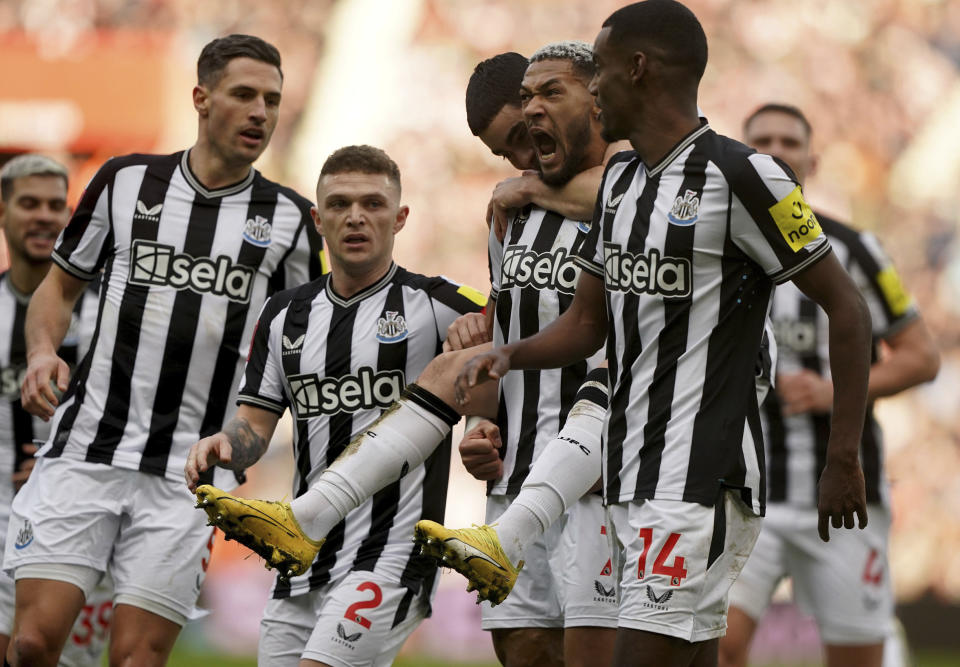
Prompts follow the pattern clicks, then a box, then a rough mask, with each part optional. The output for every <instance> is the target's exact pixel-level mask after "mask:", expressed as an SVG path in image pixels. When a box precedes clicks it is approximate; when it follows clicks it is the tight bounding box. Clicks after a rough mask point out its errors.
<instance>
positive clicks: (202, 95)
mask: <svg viewBox="0 0 960 667" xmlns="http://www.w3.org/2000/svg"><path fill="white" fill-rule="evenodd" d="M209 106H210V95H209V94H208V93H207V89H206V88H204V87H203V86H201V85H200V84H197V85H196V86H194V87H193V108H194V109H196V110H197V113H198V114H200V117H201V118H206V116H207V113H209Z"/></svg>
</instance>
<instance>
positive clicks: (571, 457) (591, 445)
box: [494, 368, 607, 564]
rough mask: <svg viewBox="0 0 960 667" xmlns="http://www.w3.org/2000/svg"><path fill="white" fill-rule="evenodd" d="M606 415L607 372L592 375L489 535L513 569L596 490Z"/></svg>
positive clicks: (602, 369) (598, 371) (604, 370)
mask: <svg viewBox="0 0 960 667" xmlns="http://www.w3.org/2000/svg"><path fill="white" fill-rule="evenodd" d="M606 411H607V369H605V368H600V369H597V370H595V371H593V372H591V373H590V374H589V375H588V376H587V379H586V381H585V382H584V383H583V385H582V386H581V387H580V390H579V391H578V392H577V400H576V402H575V403H574V405H573V407H572V408H571V409H570V412H569V414H568V415H567V421H566V423H565V424H564V425H563V428H562V429H560V433H559V434H558V435H557V437H556V438H554V439H553V440H551V441H550V442H549V443H548V444H547V446H546V447H545V448H544V450H543V452H542V453H541V454H540V456H539V457H538V458H537V460H536V461H535V462H534V464H533V466H532V467H531V468H530V473H529V474H528V475H527V478H526V480H524V482H523V486H522V487H521V488H520V493H518V494H517V497H516V498H515V499H514V501H513V502H512V503H510V506H509V507H508V508H507V511H505V512H504V513H503V514H502V515H501V516H500V518H499V519H497V521H496V525H495V526H494V530H496V531H497V536H498V537H499V538H500V545H501V546H502V547H503V552H504V553H505V554H506V555H507V557H508V558H509V559H510V562H511V563H513V564H516V563H517V562H518V561H519V560H522V559H523V552H524V551H525V550H526V548H527V547H528V546H529V545H530V544H532V543H533V542H535V541H536V540H538V539H539V538H540V536H541V535H543V533H544V531H545V530H546V529H547V528H549V527H550V525H551V524H552V523H553V522H554V521H556V520H557V519H559V518H560V517H561V516H562V515H563V513H564V512H565V511H567V509H568V508H569V507H571V506H572V505H573V504H574V503H576V502H577V501H578V500H579V499H580V498H581V497H582V496H583V495H584V494H585V493H587V492H588V491H589V490H590V488H591V487H592V486H593V485H594V484H596V482H597V480H598V479H599V478H600V475H601V457H600V440H601V435H602V433H603V420H604V418H605V416H606Z"/></svg>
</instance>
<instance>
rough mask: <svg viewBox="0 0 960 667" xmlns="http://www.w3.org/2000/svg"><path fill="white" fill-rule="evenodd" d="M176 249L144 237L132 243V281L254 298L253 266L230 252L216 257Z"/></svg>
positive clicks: (244, 300) (246, 299)
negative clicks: (237, 258) (233, 257)
mask: <svg viewBox="0 0 960 667" xmlns="http://www.w3.org/2000/svg"><path fill="white" fill-rule="evenodd" d="M175 251H176V249H175V248H174V247H173V246H169V245H164V244H162V243H154V242H153V241H144V240H141V239H138V240H136V241H134V242H133V245H131V246H130V276H129V278H128V282H130V283H131V284H134V285H147V286H154V285H157V286H169V287H173V288H174V289H178V290H181V289H189V290H191V291H193V292H196V293H198V294H214V295H216V296H225V297H227V298H228V299H229V300H230V301H236V302H239V303H248V302H249V301H250V291H251V289H252V287H253V269H251V268H250V267H248V266H243V265H240V264H234V263H233V261H232V260H231V259H230V257H227V256H226V255H220V256H219V257H217V258H216V259H215V260H214V259H211V258H210V257H191V256H190V255H187V254H186V253H181V254H178V253H176V252H175Z"/></svg>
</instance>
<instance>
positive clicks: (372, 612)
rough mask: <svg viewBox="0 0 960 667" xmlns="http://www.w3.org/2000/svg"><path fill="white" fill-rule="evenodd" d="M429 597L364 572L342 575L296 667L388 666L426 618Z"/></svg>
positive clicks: (392, 579) (427, 593)
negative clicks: (298, 665)
mask: <svg viewBox="0 0 960 667" xmlns="http://www.w3.org/2000/svg"><path fill="white" fill-rule="evenodd" d="M431 594H432V591H423V590H420V591H416V592H414V591H412V590H410V589H409V588H407V587H406V586H404V585H402V584H400V583H398V581H397V577H395V576H387V575H384V574H381V573H376V572H368V571H356V572H351V573H349V574H347V575H346V576H345V577H344V578H343V580H342V581H340V582H339V583H337V584H335V585H333V586H332V587H331V589H330V591H329V592H328V593H327V594H326V595H324V596H323V598H322V600H321V602H320V607H319V613H318V614H317V615H316V616H315V627H314V628H313V632H312V633H311V634H310V638H309V639H308V640H307V644H306V647H305V648H304V650H303V657H302V659H301V661H300V667H316V666H318V665H321V666H329V667H387V666H388V665H391V664H393V661H394V658H396V656H397V653H398V652H399V651H400V648H401V647H402V646H403V643H404V642H405V641H406V640H407V638H408V637H409V636H410V634H411V633H412V632H413V631H414V630H415V629H416V627H417V626H418V625H419V624H420V623H421V622H422V621H423V619H424V617H425V616H426V612H427V608H428V598H429V597H430V596H431ZM264 664H266V663H264ZM270 664H272V663H270Z"/></svg>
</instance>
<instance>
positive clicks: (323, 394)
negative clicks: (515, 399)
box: [238, 265, 482, 598]
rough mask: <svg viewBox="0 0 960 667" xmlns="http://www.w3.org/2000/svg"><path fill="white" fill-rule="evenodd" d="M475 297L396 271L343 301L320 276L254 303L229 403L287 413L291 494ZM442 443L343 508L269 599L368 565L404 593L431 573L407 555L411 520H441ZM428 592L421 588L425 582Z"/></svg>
mask: <svg viewBox="0 0 960 667" xmlns="http://www.w3.org/2000/svg"><path fill="white" fill-rule="evenodd" d="M481 300H482V299H479V300H478V299H477V295H476V292H475V291H474V290H471V289H469V288H462V287H460V286H458V285H455V284H453V283H451V282H449V281H447V280H446V279H443V278H428V277H425V276H421V275H418V274H414V273H410V272H408V271H406V270H404V269H402V268H399V267H397V266H395V265H394V266H391V268H390V270H389V272H388V273H387V274H386V275H385V276H384V277H383V278H382V279H380V280H378V281H377V282H376V283H375V284H373V285H371V286H370V287H367V288H366V289H364V290H363V291H361V292H359V293H357V294H355V295H353V296H352V297H350V298H347V299H345V298H342V297H340V296H338V295H337V294H336V293H335V292H334V290H333V287H332V285H331V283H330V281H329V280H328V279H327V278H326V277H325V278H322V279H320V280H317V281H314V282H313V283H310V284H309V285H306V286H304V287H301V288H298V289H294V290H287V291H284V292H281V293H279V294H277V295H276V296H274V297H273V298H271V299H270V301H269V302H268V303H267V305H266V306H265V307H264V310H263V313H262V314H261V316H260V320H259V323H258V325H257V332H256V334H255V336H254V342H253V347H252V348H251V354H250V360H249V362H248V363H247V367H246V371H245V373H244V379H243V384H242V386H241V388H240V393H239V396H238V402H239V403H241V404H248V405H252V406H256V407H260V408H264V409H267V410H272V411H275V412H277V413H281V412H282V411H283V410H284V408H286V407H289V408H290V410H291V412H292V414H293V416H294V422H295V427H294V432H295V435H294V457H295V460H296V471H295V474H294V482H293V493H294V495H295V496H299V495H301V494H302V493H304V492H305V491H306V490H307V488H308V487H309V486H310V484H312V483H313V482H314V480H316V478H317V477H318V476H319V475H320V474H321V473H322V472H323V471H324V470H325V469H326V468H327V466H329V465H330V464H331V463H333V461H334V460H335V459H336V458H337V457H338V456H339V455H340V454H341V453H342V452H343V450H344V449H345V448H346V446H347V445H348V444H349V442H350V441H351V440H352V439H353V438H354V437H355V436H356V435H357V434H358V433H362V432H363V431H364V430H365V429H366V428H367V427H369V426H370V424H371V423H372V422H373V421H374V420H375V419H376V418H377V417H378V416H379V415H380V414H381V413H382V411H383V410H385V409H386V408H387V407H389V406H390V405H391V404H392V403H393V402H394V401H395V400H397V399H398V398H399V397H400V392H401V391H402V390H403V388H404V387H405V386H406V384H407V383H409V382H412V381H413V380H414V379H416V377H417V376H418V375H419V374H420V372H421V371H422V370H423V369H424V368H425V367H426V365H427V364H428V363H429V362H430V360H431V359H433V358H434V357H435V356H436V355H437V354H438V353H439V352H440V351H441V349H442V345H443V340H444V338H445V337H446V332H447V327H448V326H449V325H450V324H451V323H452V322H453V320H454V319H456V318H457V317H459V316H460V315H462V314H464V313H467V312H477V311H479V310H480V309H481V308H482V304H481V303H479V302H478V301H481ZM449 463H450V446H449V442H447V443H444V445H441V446H440V447H438V448H437V450H436V451H435V452H434V453H433V454H432V455H431V456H430V458H429V459H428V460H427V461H426V463H425V464H424V465H423V466H419V467H417V468H416V469H413V470H410V471H409V472H407V473H406V474H405V475H404V476H403V477H402V478H401V479H399V480H398V481H396V482H395V483H393V484H391V485H389V486H387V487H386V488H384V489H383V490H381V491H379V492H378V493H376V494H375V495H374V496H373V497H372V498H370V499H369V500H367V501H366V502H365V503H364V504H363V505H361V506H360V507H358V508H357V509H356V510H354V511H353V512H351V513H350V514H349V515H348V516H347V518H346V519H345V520H344V521H343V522H341V523H340V524H339V525H337V526H336V527H335V528H334V529H333V530H332V531H331V532H330V533H329V534H328V535H327V539H326V542H325V543H324V546H323V548H322V549H321V551H320V554H319V555H318V558H317V561H316V562H315V563H314V565H313V568H312V569H311V571H310V572H309V573H308V574H305V575H303V576H302V577H297V578H294V579H292V580H290V581H289V582H278V583H277V585H276V587H275V590H274V596H275V597H278V598H281V597H288V596H291V595H298V594H301V593H304V592H306V591H308V590H314V589H316V588H318V587H320V586H323V585H324V584H326V583H328V582H329V581H331V580H335V579H338V578H339V577H341V576H343V574H345V573H346V572H348V571H351V570H376V571H377V572H381V573H384V574H388V575H390V576H393V577H396V579H397V580H398V581H402V582H403V583H404V584H406V585H407V586H409V587H410V589H411V590H412V591H414V592H417V591H419V590H420V587H421V583H422V582H423V581H424V578H426V577H431V576H433V572H434V571H435V569H436V568H434V567H432V566H431V565H430V563H429V562H428V561H425V560H423V559H422V558H420V557H419V556H418V555H415V554H414V551H413V544H412V543H411V541H410V535H412V531H413V526H414V524H415V523H416V522H417V521H419V520H420V519H424V518H428V519H433V520H436V521H442V519H443V510H444V505H445V503H446V489H447V475H448V471H449ZM428 588H429V586H428Z"/></svg>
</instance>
